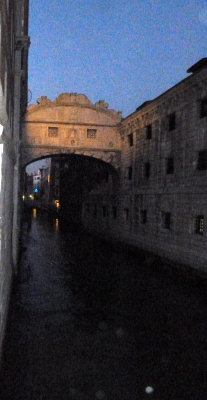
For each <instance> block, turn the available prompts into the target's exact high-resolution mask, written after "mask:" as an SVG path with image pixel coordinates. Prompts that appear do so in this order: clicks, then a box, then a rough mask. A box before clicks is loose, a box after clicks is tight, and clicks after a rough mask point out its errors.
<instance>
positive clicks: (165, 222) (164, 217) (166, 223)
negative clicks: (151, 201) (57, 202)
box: [86, 204, 204, 235]
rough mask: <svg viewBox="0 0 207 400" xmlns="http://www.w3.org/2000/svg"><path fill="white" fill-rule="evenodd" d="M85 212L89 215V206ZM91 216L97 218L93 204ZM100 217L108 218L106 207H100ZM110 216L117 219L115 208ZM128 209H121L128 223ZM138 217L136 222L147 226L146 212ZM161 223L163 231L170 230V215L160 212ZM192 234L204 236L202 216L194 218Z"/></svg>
mask: <svg viewBox="0 0 207 400" xmlns="http://www.w3.org/2000/svg"><path fill="white" fill-rule="evenodd" d="M86 211H87V213H88V214H89V213H90V204H87V205H86ZM92 215H93V217H95V218H96V217H97V216H98V208H97V204H95V205H94V206H93V209H92ZM101 215H102V217H104V218H105V217H108V216H109V210H108V207H107V206H102V212H101ZM111 215H112V217H113V219H116V218H117V207H115V206H113V207H112V208H111ZM129 215H130V214H129V208H124V209H123V216H124V220H125V221H129ZM139 215H140V217H138V218H137V219H136V222H138V221H140V223H141V224H144V225H145V224H147V221H148V218H147V217H148V216H147V210H146V209H142V210H140V211H139ZM161 223H162V227H163V228H164V229H168V230H170V229H171V227H172V214H171V213H170V212H164V211H162V212H161ZM194 232H195V233H196V234H199V235H203V234H204V215H197V216H196V217H195V221H194Z"/></svg>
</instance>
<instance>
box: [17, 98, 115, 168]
mask: <svg viewBox="0 0 207 400" xmlns="http://www.w3.org/2000/svg"><path fill="white" fill-rule="evenodd" d="M120 121H121V112H116V111H114V110H110V109H108V104H107V103H105V102H104V101H103V100H99V101H98V102H97V103H95V104H92V103H91V101H90V100H89V99H88V98H87V97H86V96H85V95H83V94H77V93H63V94H61V95H59V96H58V97H57V98H56V99H55V100H54V101H51V100H49V99H48V98H47V97H46V96H42V97H41V98H40V99H38V100H37V104H36V105H34V104H32V105H30V106H29V107H28V110H27V113H26V115H25V119H24V122H23V135H22V165H23V166H26V165H27V164H29V163H31V162H33V161H35V160H38V159H41V158H45V157H49V156H52V155H60V154H71V153H73V154H78V155H85V156H90V157H94V158H97V159H100V160H102V161H105V162H106V163H109V164H111V165H112V166H113V167H114V168H115V169H118V168H119V166H120V157H121V156H120V155H121V137H120V133H119V130H118V125H119V123H120Z"/></svg>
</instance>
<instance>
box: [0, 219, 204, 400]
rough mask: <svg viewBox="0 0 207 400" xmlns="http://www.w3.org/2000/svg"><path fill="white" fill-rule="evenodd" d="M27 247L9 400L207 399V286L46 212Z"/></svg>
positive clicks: (11, 343)
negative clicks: (94, 236)
mask: <svg viewBox="0 0 207 400" xmlns="http://www.w3.org/2000/svg"><path fill="white" fill-rule="evenodd" d="M22 246H23V251H22V258H21V265H20V271H21V273H20V275H19V278H18V281H17V283H16V285H15V287H14V291H13V294H12V304H11V310H10V317H9V326H8V332H7V338H6V345H5V352H4V359H3V364H2V368H1V370H2V373H1V383H0V392H1V395H0V399H1V400H27V399H28V400H55V399H56V400H73V399H74V400H75V399H79V400H93V399H94V400H96V399H100V400H101V399H103V400H104V399H108V400H139V399H157V400H163V399H164V400H165V399H166V400H169V399H173V400H182V399H189V400H191V399H192V400H197V399H198V400H204V399H206V398H207V340H206V337H207V334H206V332H207V313H206V311H207V308H206V305H207V301H206V300H207V299H206V284H205V283H203V282H202V281H201V280H200V279H194V280H193V281H192V280H189V279H188V281H185V279H184V276H183V275H182V274H181V275H178V274H177V273H176V274H174V273H173V272H172V270H169V272H168V270H167V268H166V267H165V265H161V262H160V261H159V260H158V259H156V258H154V257H152V256H149V255H143V254H142V255H141V254H140V255H139V254H138V253H137V254H133V253H130V252H129V251H128V252H127V251H126V250H124V249H122V248H121V247H118V246H117V247H113V246H112V245H110V244H107V243H104V242H103V241H101V240H98V239H95V238H93V237H92V236H90V235H87V234H84V233H78V232H77V230H75V229H71V227H70V226H69V225H67V226H66V225H64V226H63V225H62V224H61V223H60V222H59V220H58V219H55V218H52V217H49V216H47V215H44V214H42V213H39V212H37V214H36V215H35V213H34V216H33V221H32V227H31V229H30V230H29V232H27V229H26V227H24V234H23V244H22Z"/></svg>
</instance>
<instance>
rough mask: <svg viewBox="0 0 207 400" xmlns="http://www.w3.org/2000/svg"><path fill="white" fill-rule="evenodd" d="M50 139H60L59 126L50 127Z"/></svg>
mask: <svg viewBox="0 0 207 400" xmlns="http://www.w3.org/2000/svg"><path fill="white" fill-rule="evenodd" d="M47 132H48V137H51V138H54V137H58V133H59V132H58V127H57V126H48V130H47Z"/></svg>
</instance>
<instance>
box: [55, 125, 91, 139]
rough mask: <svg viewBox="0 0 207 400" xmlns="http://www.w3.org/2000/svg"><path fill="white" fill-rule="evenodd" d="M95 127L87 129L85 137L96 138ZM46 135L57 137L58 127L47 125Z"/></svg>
mask: <svg viewBox="0 0 207 400" xmlns="http://www.w3.org/2000/svg"><path fill="white" fill-rule="evenodd" d="M96 134H97V129H87V138H88V139H96ZM48 136H49V137H58V128H57V127H55V126H49V127H48Z"/></svg>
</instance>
